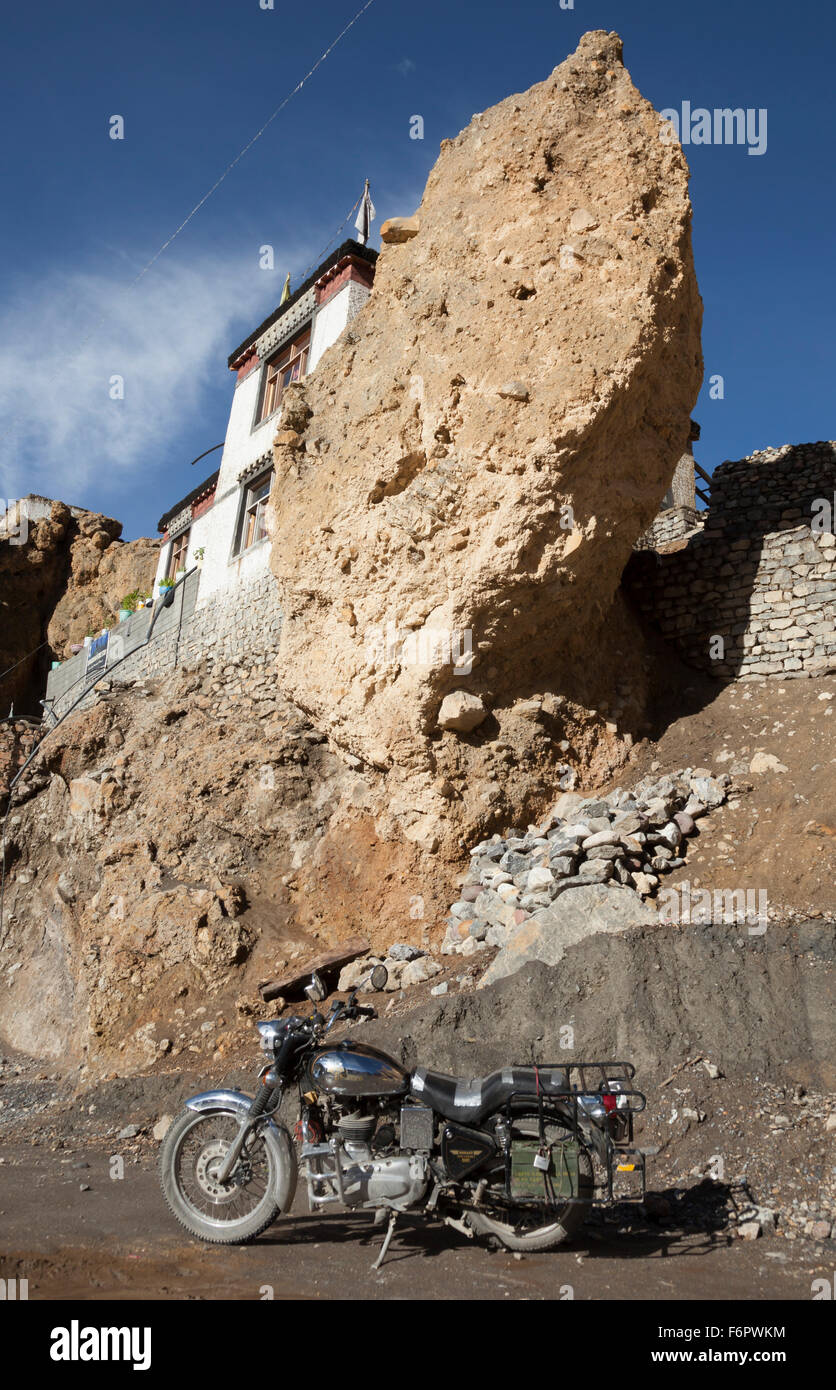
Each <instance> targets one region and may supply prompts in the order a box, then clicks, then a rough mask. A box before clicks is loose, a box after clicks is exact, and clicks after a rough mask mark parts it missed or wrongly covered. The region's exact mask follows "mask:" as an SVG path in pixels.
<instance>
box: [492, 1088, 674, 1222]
mask: <svg viewBox="0 0 836 1390" xmlns="http://www.w3.org/2000/svg"><path fill="white" fill-rule="evenodd" d="M520 1065H523V1064H520ZM524 1065H525V1066H527V1067H534V1068H535V1069H536V1070H537V1071H538V1072H540V1071H542V1072H555V1071H558V1072H563V1073H565V1075H566V1085H565V1086H563V1087H561V1086H554V1085H553V1084H552V1085H550V1086H549V1088H548V1091H547V1092H544V1091H540V1092H539V1094H538V1097H537V1101H536V1103H537V1104H538V1106H539V1109H540V1133H541V1137H542V1136H543V1134H544V1128H543V1125H544V1117H543V1103H544V1101H548V1102H554V1101H555V1100H558V1101H562V1102H563V1103H564V1104H565V1105H566V1106H567V1109H570V1111H571V1124H572V1128H573V1130H574V1132H575V1134H576V1135H578V1136H579V1135H581V1134H582V1127H581V1122H580V1117H581V1116H583V1119H584V1120H585V1121H586V1122H587V1124H588V1125H590V1126H592V1127H594V1128H593V1135H594V1138H595V1149H596V1152H597V1154H598V1158H599V1159H600V1161H601V1164H602V1167H603V1168H604V1169H605V1172H606V1180H605V1182H604V1183H603V1184H601V1185H600V1186H599V1185H597V1184H596V1187H597V1188H598V1190H601V1191H603V1192H604V1193H605V1194H606V1195H605V1196H604V1197H603V1201H605V1202H613V1201H618V1202H643V1201H644V1199H645V1196H646V1193H647V1183H646V1165H645V1156H644V1154H643V1153H642V1151H641V1150H640V1149H636V1148H634V1147H633V1146H632V1145H633V1116H634V1115H639V1114H641V1112H642V1111H643V1110H644V1109H645V1107H646V1105H647V1097H646V1096H645V1095H644V1093H643V1092H642V1091H636V1090H634V1089H633V1088H632V1086H631V1085H630V1084H629V1083H630V1082H631V1081H632V1080H633V1077H634V1076H635V1074H636V1068H635V1067H634V1066H633V1064H632V1062H565V1061H563V1062H537V1063H531V1062H528V1063H525V1064H524ZM604 1097H613V1099H614V1102H615V1103H614V1104H613V1103H612V1101H610V1103H609V1104H606V1103H605V1101H604ZM532 1099H533V1098H532V1095H531V1092H530V1091H529V1092H522V1091H515V1092H514V1093H513V1095H511V1096H509V1097H508V1101H507V1106H508V1116H509V1120H510V1118H511V1108H512V1103H513V1102H514V1101H521V1100H525V1101H527V1102H528V1103H529V1104H530V1103H531V1102H532ZM619 1173H624V1174H627V1173H629V1174H631V1175H635V1176H637V1177H638V1179H639V1182H640V1191H636V1192H634V1193H629V1192H628V1193H625V1192H621V1191H616V1190H614V1189H615V1185H616V1184H617V1183H618V1178H617V1175H618V1174H619ZM618 1185H619V1186H621V1184H620V1183H619V1184H618ZM506 1194H507V1195H508V1196H510V1195H511V1157H510V1153H508V1154H507V1155H506ZM576 1200H577V1198H573V1197H572V1198H569V1201H570V1202H573V1201H576Z"/></svg>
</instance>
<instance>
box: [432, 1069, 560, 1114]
mask: <svg viewBox="0 0 836 1390" xmlns="http://www.w3.org/2000/svg"><path fill="white" fill-rule="evenodd" d="M536 1070H537V1071H538V1072H539V1081H540V1093H541V1095H544V1096H555V1095H560V1094H565V1093H566V1092H567V1091H568V1090H569V1073H568V1072H567V1071H566V1070H565V1068H563V1067H539V1068H537V1069H536ZM409 1082H410V1094H411V1095H412V1097H413V1098H414V1099H415V1100H417V1101H420V1102H421V1103H422V1104H424V1105H430V1106H432V1108H433V1110H435V1111H437V1112H438V1114H439V1115H443V1116H444V1118H445V1120H455V1121H457V1122H458V1123H459V1124H471V1125H472V1124H477V1125H478V1124H481V1123H482V1121H483V1120H484V1119H486V1118H487V1116H488V1115H490V1114H492V1113H493V1111H494V1110H497V1109H498V1108H499V1107H500V1106H501V1105H504V1104H505V1102H506V1101H507V1100H508V1098H509V1097H510V1096H512V1095H517V1096H520V1095H522V1096H525V1097H527V1096H531V1097H532V1099H535V1100H536V1097H537V1075H536V1072H535V1068H534V1067H533V1066H531V1067H503V1068H502V1069H501V1070H500V1071H492V1072H491V1073H490V1075H488V1076H477V1077H472V1078H471V1079H470V1080H467V1079H465V1078H464V1077H462V1076H449V1075H448V1074H447V1073H446V1072H443V1071H428V1070H427V1068H426V1067H416V1069H415V1071H414V1072H413V1073H412V1075H411V1077H410V1079H409Z"/></svg>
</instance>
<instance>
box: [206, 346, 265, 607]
mask: <svg viewBox="0 0 836 1390" xmlns="http://www.w3.org/2000/svg"><path fill="white" fill-rule="evenodd" d="M263 371H264V364H263V363H262V365H261V366H260V367H258V368H256V370H255V371H252V372H250V373H249V375H248V376H245V377H244V379H243V380H242V381H239V382H237V383H236V386H235V394H234V395H233V397H232V409H231V410H230V413H229V424H228V426H227V431H226V439H225V441H224V450H223V454H222V455H221V467H220V473H219V475H218V482H217V487H216V489H215V505H214V506H213V507H212V508H211V510H210V511H208V512H204V514H203V516H201V517H199V518H198V521H197V522H196V523H195V525H196V526H197V525H200V526H201V535H202V537H203V539H201V540H200V541H196V542H195V545H203V546H204V547H205V550H206V554H205V555H204V557H203V571H202V573H201V576H200V589H199V591H198V597H197V605H198V607H201V605H202V604H203V603H204V602H205V601H206V600H207V598H208V597H209V596H210V595H211V594H215V593H217V592H218V590H221V589H229V588H232V587H233V586H234V585H236V584H238V583H240V582H241V580H246V579H254V578H256V577H257V576H258V575H260V574H263V573H264V571H265V570H266V569H267V568H268V565H269V552H270V545H269V541H263V542H261V543H260V544H259V545H256V546H253V547H252V549H251V550H248V551H246V552H245V553H244V554H243V555H240V556H238V558H237V559H235V560H232V559H231V556H232V544H233V539H234V535H235V523H236V521H237V519H238V509H239V503H240V499H241V484H240V483H239V481H238V478H239V476H240V474H241V473H242V471H243V470H244V469H245V468H248V467H249V466H250V464H252V463H255V462H256V460H257V459H259V458H261V457H262V456H264V455H267V456H268V457H267V458H266V463H265V466H269V464H270V463H271V462H272V448H273V436H274V434H275V433H276V426H277V423H278V419H279V415H280V414H281V412H277V413H276V414H274V415H271V416H270V417H269V419H267V420H265V421H264V422H263V424H260V425H257V426H256V428H255V429H253V427H252V425H253V420H254V419H255V410H256V405H257V403H258V396H259V390H260V386H261V377H262V373H263ZM190 548H191V547H190Z"/></svg>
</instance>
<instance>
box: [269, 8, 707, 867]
mask: <svg viewBox="0 0 836 1390" xmlns="http://www.w3.org/2000/svg"><path fill="white" fill-rule="evenodd" d="M659 131H660V119H659V117H658V115H657V114H656V113H655V112H654V110H653V108H652V107H651V105H650V104H649V103H648V102H647V101H646V100H644V99H643V98H642V97H641V96H640V94H639V93H638V92H637V90H636V88H635V87H634V86H633V83H632V81H631V79H630V76H629V74H628V72H627V71H626V69H625V68H624V66H623V64H622V54H621V42H620V40H619V39H618V37H617V35H615V34H606V33H602V32H599V33H590V34H587V35H585V36H584V38H583V39H582V40H581V43H580V45H579V47H578V50H577V52H576V53H575V54H573V55H572V56H571V57H570V58H568V59H567V60H566V62H564V63H562V64H561V65H560V66H559V67H558V68H556V69H555V70H554V72H553V73H552V74H551V76H550V77H549V78H547V79H546V81H544V82H542V83H540V84H538V85H537V86H535V87H533V88H531V90H530V91H528V92H526V93H524V94H523V95H520V96H512V97H509V98H508V99H507V100H505V101H503V102H502V103H500V105H498V106H496V107H494V108H492V109H491V110H489V111H486V112H484V113H482V114H480V115H477V116H474V118H473V120H472V122H471V124H470V125H469V126H468V127H467V128H466V129H465V130H464V131H462V133H461V134H460V135H458V136H457V137H456V138H455V139H453V140H445V141H443V142H442V148H441V154H440V157H439V159H438V162H437V163H436V165H435V167H434V169H433V171H432V173H431V175H430V178H429V180H428V183H427V187H426V190H425V194H424V197H423V200H422V202H421V206H420V209H419V211H418V214H417V221H416V222H415V223H414V227H415V228H417V230H416V231H415V234H414V235H411V236H410V237H409V239H402V238H398V239H397V240H392V239H390V241H389V242H388V244H385V245H384V248H383V250H382V253H381V255H380V259H379V261H378V268H377V275H376V282H375V288H374V292H373V294H372V296H371V298H370V300H369V302H368V304H367V305H366V306H365V307H364V309H363V310H362V311H361V313H360V314H359V315H358V316H357V318H356V319H355V320H354V322H353V323H352V324H351V325H350V327H349V329H348V331H347V332H346V333H345V334H344V336H343V338H342V339H341V340H340V342H339V343H338V344H337V345H336V346H335V347H333V348H332V349H331V350H330V351H329V352H328V353H327V354H326V355H325V357H324V358H323V360H322V362H321V363H320V364H319V366H318V367H317V371H316V373H315V374H314V375H313V376H312V377H311V378H309V379H308V380H307V381H306V382H304V383H301V384H299V385H298V386H294V387H292V388H290V389H289V390H288V392H286V395H285V407H284V413H283V418H282V428H281V431H280V433H279V434H278V435H277V438H276V444H275V448H274V454H275V464H276V472H275V480H274V485H273V491H272V494H271V502H272V507H271V512H272V517H271V521H270V528H271V535H272V542H273V544H272V561H271V563H272V566H273V571H274V574H275V575H276V578H277V581H278V584H279V588H280V593H281V602H282V605H283V608H284V611H285V614H286V618H285V624H284V629H283V638H282V655H281V659H280V664H279V679H280V681H281V683H282V685H283V687H284V689H285V691H286V693H287V694H288V695H289V696H290V697H291V698H292V699H293V700H294V701H296V702H297V703H298V704H299V705H300V706H301V707H302V708H303V709H305V710H306V711H307V712H308V713H309V714H310V715H311V716H312V718H313V719H314V721H315V723H316V724H317V726H318V727H319V728H321V729H322V730H324V731H326V732H327V733H328V735H329V736H330V738H331V739H332V741H333V743H334V744H335V745H336V746H337V747H338V748H339V749H340V750H341V751H343V752H344V753H345V754H348V755H349V756H351V757H353V758H355V759H360V760H361V761H362V763H364V764H365V765H366V766H369V767H372V768H376V769H379V770H380V771H382V772H383V773H384V774H385V779H386V789H387V791H386V800H387V804H388V807H389V810H390V813H391V814H392V816H394V818H395V820H396V821H397V823H398V825H399V827H400V828H401V829H402V830H403V831H405V833H406V834H407V836H409V837H411V838H413V839H414V840H416V841H417V842H419V843H421V844H422V845H425V846H426V847H428V848H433V847H435V846H436V845H437V844H438V843H439V841H440V840H443V839H444V838H445V836H447V835H448V834H449V832H450V830H451V829H454V830H455V832H456V835H457V836H459V837H464V838H467V837H468V836H470V835H471V834H473V833H478V832H479V830H480V829H482V828H485V826H486V825H487V823H488V822H489V821H490V818H491V817H492V816H493V817H494V818H496V817H497V816H505V817H506V823H507V821H512V818H514V817H517V816H525V815H528V816H534V815H536V814H537V813H538V811H540V810H542V809H543V807H544V805H545V804H546V803H547V800H548V798H549V797H550V795H551V794H552V790H553V788H554V785H555V783H556V781H557V780H558V777H559V775H561V774H560V771H559V769H560V768H561V767H562V766H564V765H568V766H570V767H575V768H577V769H580V770H582V771H583V773H584V774H585V775H586V776H589V777H590V780H595V779H596V778H598V779H601V778H603V777H605V776H606V775H608V773H609V772H611V771H612V770H613V768H614V767H616V766H618V765H619V763H620V762H621V761H623V758H624V756H625V751H626V748H627V747H628V746H629V743H630V738H631V735H632V734H633V733H634V731H635V729H636V728H637V727H638V726H639V725H640V722H641V717H642V704H643V700H644V697H645V693H646V680H645V670H644V664H643V656H642V653H643V645H642V640H641V636H640V633H639V630H638V628H637V627H636V626H635V625H634V624H633V622H632V618H631V614H630V613H629V610H627V609H626V608H625V607H624V605H623V603H622V601H621V599H620V598H619V596H618V594H617V590H618V584H619V580H620V577H621V574H622V572H623V569H624V566H625V564H626V562H627V560H628V558H629V555H630V551H631V546H632V544H633V542H634V541H635V539H636V538H637V537H638V536H639V535H640V534H641V533H642V532H643V531H644V530H645V528H646V527H647V526H648V524H649V523H650V521H651V520H652V518H653V517H654V515H655V514H656V511H657V509H658V505H659V503H660V501H661V499H662V496H663V494H664V492H665V490H666V488H667V486H668V484H669V482H670V479H671V476H672V474H673V471H674V468H675V465H676V462H677V460H678V458H679V457H680V456H681V454H682V452H683V450H684V449H685V447H686V445H687V441H688V437H689V428H690V426H689V421H690V413H691V409H692V407H693V404H694V401H695V399H696V396H697V393H698V390H699V386H700V382H701V375H702V361H701V352H700V338H699V334H700V320H701V304H700V299H699V294H698V291H697V285H696V280H695V275H694V268H693V262H692V253H691V237H690V221H691V211H690V204H689V199H688V191H687V180H688V170H687V166H686V162H685V159H684V156H683V154H682V151H681V150H680V148H679V146H678V145H675V144H671V143H668V142H665V141H662V140H660V138H659ZM410 230H411V231H412V230H413V226H411V227H410ZM463 691H467V692H468V693H469V694H470V695H472V696H473V697H474V698H475V699H476V700H478V701H480V702H481V704H482V705H483V706H484V708H485V710H486V711H487V714H486V716H485V718H484V719H480V721H479V723H478V726H477V725H475V724H474V725H472V727H471V730H470V731H468V730H467V728H466V725H467V724H468V723H469V722H470V721H469V720H465V721H464V723H462V721H461V720H457V721H453V722H452V723H451V721H450V720H449V719H447V718H446V717H445V716H442V718H441V719H439V712H440V710H441V708H442V705H443V704H444V706H445V708H449V705H447V701H448V700H449V697H450V696H451V695H454V696H455V697H456V699H458V697H459V695H460V693H461V692H463ZM494 823H496V821H495V820H494ZM514 823H516V822H514Z"/></svg>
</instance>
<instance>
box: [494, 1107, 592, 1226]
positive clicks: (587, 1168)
mask: <svg viewBox="0 0 836 1390" xmlns="http://www.w3.org/2000/svg"><path fill="white" fill-rule="evenodd" d="M538 1129H539V1120H538V1117H537V1116H535V1115H526V1116H520V1117H519V1118H517V1119H515V1121H514V1132H515V1133H522V1134H526V1135H531V1136H535V1135H536V1134H537V1133H538ZM568 1133H569V1131H568V1130H567V1129H566V1128H565V1126H563V1125H561V1124H559V1123H556V1122H554V1121H552V1122H549V1121H547V1122H546V1137H547V1139H549V1140H550V1141H555V1140H559V1139H560V1138H564V1137H566V1136H567V1135H568ZM594 1191H595V1171H594V1167H593V1163H592V1157H591V1155H590V1153H589V1150H588V1149H587V1148H586V1146H585V1145H584V1144H581V1145H580V1147H579V1150H578V1197H577V1199H576V1200H575V1201H573V1202H563V1203H560V1204H557V1205H555V1207H554V1208H553V1209H552V1211H550V1212H549V1219H548V1220H546V1221H541V1220H540V1217H541V1216H543V1215H545V1210H544V1208H543V1207H541V1208H537V1207H531V1206H521V1207H518V1208H507V1209H506V1210H507V1212H508V1217H510V1218H511V1219H510V1220H503V1219H501V1217H500V1215H499V1214H498V1211H499V1209H498V1208H497V1207H494V1212H495V1213H497V1214H493V1215H492V1214H489V1213H488V1212H487V1211H484V1210H482V1211H476V1210H473V1211H469V1212H468V1214H467V1215H468V1220H469V1222H470V1225H471V1226H472V1227H473V1230H474V1231H476V1233H477V1234H478V1235H484V1236H493V1237H494V1238H495V1239H496V1240H498V1241H499V1242H500V1244H502V1245H504V1246H505V1248H506V1249H507V1250H517V1251H522V1252H524V1251H531V1252H533V1251H538V1250H553V1249H554V1248H555V1247H556V1246H558V1245H563V1244H564V1243H565V1242H566V1241H568V1240H571V1239H572V1237H573V1236H576V1235H577V1233H578V1231H579V1230H580V1229H581V1227H582V1226H583V1223H584V1221H585V1220H586V1217H587V1215H588V1214H589V1209H590V1207H591V1206H592V1198H593V1194H594ZM502 1214H503V1215H504V1212H503V1213H502Z"/></svg>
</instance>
